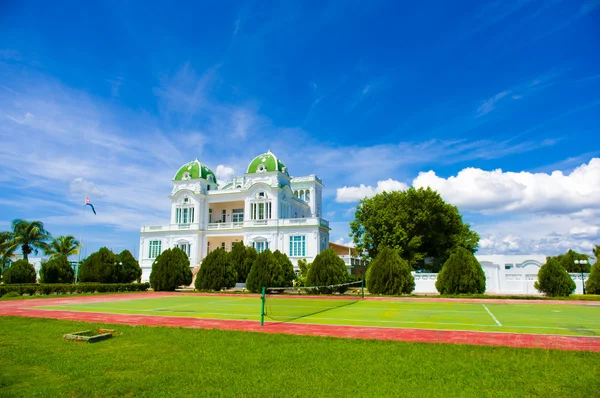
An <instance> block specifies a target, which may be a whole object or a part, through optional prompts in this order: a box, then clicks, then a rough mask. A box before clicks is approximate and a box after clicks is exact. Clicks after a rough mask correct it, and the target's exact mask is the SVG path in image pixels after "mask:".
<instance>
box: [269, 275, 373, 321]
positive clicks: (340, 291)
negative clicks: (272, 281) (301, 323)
mask: <svg viewBox="0 0 600 398" xmlns="http://www.w3.org/2000/svg"><path fill="white" fill-rule="evenodd" d="M318 294H331V296H325V297H317V296H315V295H318ZM307 295H310V297H307ZM294 296H304V297H301V298H295V297H294ZM363 298H364V284H363V282H362V281H357V282H350V283H341V284H337V285H328V286H301V287H283V288H265V289H264V290H263V295H262V300H263V306H262V307H263V309H262V316H261V324H263V323H264V318H265V317H266V318H269V319H271V320H274V321H279V322H291V321H294V320H297V319H300V318H306V317H309V316H312V315H317V314H320V313H322V312H325V311H330V310H332V309H336V308H340V307H346V306H349V305H352V304H354V303H356V302H357V301H359V300H362V299H363Z"/></svg>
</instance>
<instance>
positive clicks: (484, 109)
mask: <svg viewBox="0 0 600 398" xmlns="http://www.w3.org/2000/svg"><path fill="white" fill-rule="evenodd" d="M510 93H511V92H510V91H502V92H499V93H498V94H496V95H494V96H493V97H491V98H489V99H488V100H486V101H484V102H483V103H482V104H481V105H480V106H479V108H477V116H483V115H486V114H488V113H490V112H491V111H493V110H494V108H495V107H496V103H498V101H500V100H502V98H504V97H506V96H507V95H509V94H510Z"/></svg>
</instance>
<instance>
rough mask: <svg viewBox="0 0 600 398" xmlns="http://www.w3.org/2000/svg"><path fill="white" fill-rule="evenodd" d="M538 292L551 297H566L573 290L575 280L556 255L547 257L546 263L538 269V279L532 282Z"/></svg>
mask: <svg viewBox="0 0 600 398" xmlns="http://www.w3.org/2000/svg"><path fill="white" fill-rule="evenodd" d="M533 287H535V288H536V289H537V290H538V291H539V292H540V293H544V294H546V295H547V296H551V297H556V296H560V297H566V296H569V295H570V294H571V293H573V291H574V290H575V281H573V279H571V277H570V276H569V274H568V273H567V270H566V269H565V267H564V266H562V265H561V263H560V260H559V259H557V258H556V257H547V258H546V264H544V265H542V267H541V268H540V270H539V271H538V280H537V282H535V283H534V285H533Z"/></svg>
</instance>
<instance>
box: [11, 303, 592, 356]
mask: <svg viewBox="0 0 600 398" xmlns="http://www.w3.org/2000/svg"><path fill="white" fill-rule="evenodd" d="M179 294H181V293H153V292H147V293H136V294H112V295H102V296H82V297H65V298H56V299H32V300H11V301H4V302H0V316H23V317H32V318H53V319H63V320H72V321H82V322H97V323H116V324H127V325H145V326H169V327H186V328H199V329H223V330H238V331H248V332H260V333H285V334H294V335H309V336H329V337H343V338H355V339H377V340H393V341H405V342H420V343H448V344H471V345H485V346H505V347H519V348H544V349H555V350H569V351H594V352H600V337H586V336H562V335H542V334H524V333H500V332H472V331H461V330H431V329H409V328H383V327H361V326H338V325H315V324H295V323H274V322H269V323H267V324H265V326H263V327H261V326H260V324H259V323H258V322H256V321H241V320H240V321H237V320H220V319H200V318H186V317H169V316H151V315H124V314H107V313H93V312H75V311H62V310H60V311H59V310H40V309H36V308H35V307H38V306H42V305H43V306H52V305H61V304H76V303H93V302H105V301H117V300H132V299H142V298H160V297H168V296H171V295H179ZM186 294H187V293H186ZM304 297H306V296H304ZM372 299H380V298H372ZM411 300H415V299H411ZM417 300H439V301H446V302H447V301H461V302H462V301H467V302H474V301H473V300H462V299H430V298H428V299H417ZM483 301H484V302H488V303H489V302H492V301H491V300H483ZM513 301H514V302H521V303H532V301H531V300H527V301H524V302H523V301H519V300H511V303H512V302H513ZM493 302H496V301H493ZM498 302H506V301H504V300H498ZM537 303H540V304H545V303H554V304H557V303H564V304H573V302H572V301H563V302H557V301H553V302H552V301H547V300H539V301H537ZM585 303H586V304H585V305H590V304H588V303H587V302H585ZM582 304H583V303H582ZM595 305H598V304H595Z"/></svg>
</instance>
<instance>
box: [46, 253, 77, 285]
mask: <svg viewBox="0 0 600 398" xmlns="http://www.w3.org/2000/svg"><path fill="white" fill-rule="evenodd" d="M74 279H75V271H73V267H71V263H70V262H69V260H68V259H67V257H66V256H64V255H56V256H54V257H51V258H50V260H48V261H45V262H43V263H42V267H41V268H40V282H41V283H73V280H74Z"/></svg>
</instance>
